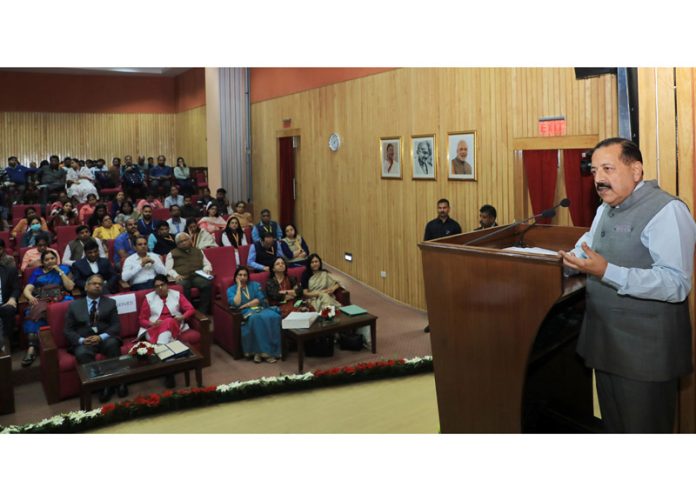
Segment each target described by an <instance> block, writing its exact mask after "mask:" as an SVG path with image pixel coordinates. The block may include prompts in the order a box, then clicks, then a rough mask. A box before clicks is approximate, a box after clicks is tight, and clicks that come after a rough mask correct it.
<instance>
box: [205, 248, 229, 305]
mask: <svg viewBox="0 0 696 501" xmlns="http://www.w3.org/2000/svg"><path fill="white" fill-rule="evenodd" d="M203 254H204V255H205V257H206V258H207V259H208V261H210V264H211V265H212V267H213V275H214V276H215V278H214V279H213V297H217V295H218V294H222V289H221V288H220V287H221V280H222V279H223V278H226V277H233V276H234V271H235V270H236V269H237V259H236V258H235V255H234V247H208V248H207V249H203Z"/></svg>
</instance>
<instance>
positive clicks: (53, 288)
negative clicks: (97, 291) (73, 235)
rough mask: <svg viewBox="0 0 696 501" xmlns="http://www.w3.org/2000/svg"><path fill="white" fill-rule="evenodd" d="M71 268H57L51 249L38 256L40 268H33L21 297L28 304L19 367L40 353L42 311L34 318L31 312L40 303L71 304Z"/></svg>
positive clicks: (43, 322)
mask: <svg viewBox="0 0 696 501" xmlns="http://www.w3.org/2000/svg"><path fill="white" fill-rule="evenodd" d="M69 273H70V268H68V267H67V266H66V265H64V264H61V265H59V264H58V255H57V254H56V253H55V251H53V250H51V249H46V250H45V251H43V252H42V253H41V266H39V267H38V268H36V269H35V270H34V272H33V273H32V274H31V276H30V277H29V281H28V282H27V285H26V287H24V291H23V295H24V298H25V299H26V300H27V303H29V308H27V309H26V311H25V313H24V318H25V320H24V333H25V334H26V335H27V342H28V344H29V347H28V348H27V354H26V356H25V357H24V359H23V360H22V367H29V366H30V365H31V364H32V363H34V360H35V359H36V356H37V354H38V351H39V329H40V328H41V327H43V326H44V325H47V324H46V312H45V309H41V310H36V311H41V313H40V314H34V313H33V312H32V309H33V308H38V306H39V303H40V302H44V303H48V302H61V301H66V300H71V299H72V296H68V295H67V294H69V293H70V292H72V290H73V287H75V283H74V282H73V281H72V278H71V277H70V276H69V275H68V274H69Z"/></svg>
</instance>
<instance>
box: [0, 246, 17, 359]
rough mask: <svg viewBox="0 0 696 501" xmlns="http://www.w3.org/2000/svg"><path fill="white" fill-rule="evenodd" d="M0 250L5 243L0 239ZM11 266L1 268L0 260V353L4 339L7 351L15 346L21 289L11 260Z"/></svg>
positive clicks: (0, 262) (3, 346)
mask: <svg viewBox="0 0 696 501" xmlns="http://www.w3.org/2000/svg"><path fill="white" fill-rule="evenodd" d="M0 249H1V250H2V251H4V250H5V242H4V241H3V240H2V239H0ZM12 261H13V263H12V266H10V267H8V266H3V265H2V261H1V260H0V296H1V297H0V353H2V352H4V351H5V339H7V343H8V344H7V347H8V351H9V348H10V346H11V345H14V344H16V342H17V339H16V336H15V334H14V333H15V316H16V315H17V301H18V300H19V293H20V292H21V288H20V286H19V280H18V278H17V268H16V267H15V265H14V259H13V260H12Z"/></svg>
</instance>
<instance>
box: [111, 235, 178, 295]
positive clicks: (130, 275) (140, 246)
mask: <svg viewBox="0 0 696 501" xmlns="http://www.w3.org/2000/svg"><path fill="white" fill-rule="evenodd" d="M166 274H167V269H166V268H165V267H164V263H162V259H161V258H160V257H159V256H158V255H157V254H155V253H154V252H148V251H147V237H144V236H139V237H136V239H135V254H131V255H130V256H128V257H127V258H126V260H125V261H124V262H123V271H122V272H121V279H122V280H123V281H124V282H128V283H129V284H130V288H131V290H134V291H137V290H143V289H152V287H153V286H154V284H155V276H157V275H166Z"/></svg>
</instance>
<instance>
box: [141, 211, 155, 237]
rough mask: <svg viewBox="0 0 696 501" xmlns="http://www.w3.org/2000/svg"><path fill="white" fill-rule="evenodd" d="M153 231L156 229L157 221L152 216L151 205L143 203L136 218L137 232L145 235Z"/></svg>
mask: <svg viewBox="0 0 696 501" xmlns="http://www.w3.org/2000/svg"><path fill="white" fill-rule="evenodd" d="M155 231H157V221H156V220H155V218H153V217H152V206H150V205H148V204H145V205H143V211H142V215H141V216H140V219H138V233H140V234H141V235H143V236H144V237H147V236H150V234H151V233H154V232H155Z"/></svg>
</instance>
